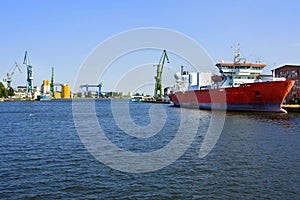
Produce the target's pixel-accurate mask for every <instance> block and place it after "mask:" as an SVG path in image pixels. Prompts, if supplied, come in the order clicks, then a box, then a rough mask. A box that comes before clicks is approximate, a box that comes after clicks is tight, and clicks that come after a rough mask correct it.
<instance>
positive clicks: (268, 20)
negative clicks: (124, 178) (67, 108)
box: [0, 0, 300, 90]
mask: <svg viewBox="0 0 300 200" xmlns="http://www.w3.org/2000/svg"><path fill="white" fill-rule="evenodd" d="M299 8H300V1H297V0H294V1H292V0H287V1H277V0H275V1H271V0H260V1H259V0H249V1H247V0H245V1H239V0H212V1H200V0H195V1H193V0H187V1H183V0H182V1H179V0H170V1H169V0H164V1H161V0H148V1H146V0H145V1H138V0H136V1H135V0H126V1H117V0H115V1H112V0H110V1H108V0H107V1H89V0H86V1H68V0H62V1H56V0H52V1H37V0H36V1H31V0H26V1H17V0H16V1H14V0H12V1H2V2H1V8H0V26H1V34H0V42H1V48H0V74H1V79H2V78H4V77H5V73H6V72H7V71H8V70H9V68H10V67H11V66H12V65H13V64H14V62H15V61H17V62H18V63H19V65H20V67H21V68H22V70H23V72H22V74H19V72H15V75H14V77H13V82H12V84H13V86H14V87H15V86H16V85H25V84H26V69H25V66H24V65H23V64H22V62H23V57H24V52H25V50H27V51H28V54H29V58H30V62H31V64H32V65H33V66H34V69H33V70H34V71H33V75H34V84H35V85H40V84H41V83H42V80H43V79H50V76H51V67H55V81H56V82H59V83H68V84H70V85H71V86H72V85H73V83H74V79H75V77H76V74H77V72H78V70H79V68H80V65H81V64H82V63H83V61H84V60H85V59H86V58H87V56H88V55H89V53H90V52H91V51H92V50H93V49H94V48H95V47H96V46H97V45H98V44H99V43H101V42H103V41H104V40H106V39H107V38H109V37H111V36H113V35H116V34H118V33H120V32H123V31H126V30H130V29H135V28H142V27H161V28H167V29H172V30H176V31H179V32H181V33H183V34H186V35H188V36H189V37H191V38H193V39H194V40H195V41H197V42H198V43H199V44H200V45H202V46H203V48H205V49H206V51H207V52H208V53H209V55H210V56H211V58H212V59H213V61H214V62H218V61H220V60H225V61H231V60H232V56H233V51H232V49H231V48H230V46H231V45H232V44H233V43H235V42H239V43H240V44H241V46H240V48H241V53H243V56H244V57H247V58H248V60H252V61H255V60H257V59H261V61H262V62H265V63H267V64H268V68H267V69H266V72H267V73H268V72H269V69H271V68H273V67H274V66H279V65H282V64H287V63H289V64H300V26H299V22H300V16H299V14H298V12H299ZM159 57H160V53H158V54H157V55H155V56H154V57H153V59H154V60H153V62H155V61H158V60H159ZM93 84H94V83H93ZM103 87H104V89H106V90H110V89H111V88H110V83H107V84H106V83H104V85H103ZM73 90H74V88H73Z"/></svg>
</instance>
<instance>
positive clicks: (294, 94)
mask: <svg viewBox="0 0 300 200" xmlns="http://www.w3.org/2000/svg"><path fill="white" fill-rule="evenodd" d="M272 72H273V74H274V75H275V76H276V77H284V78H286V79H287V80H294V81H295V84H294V87H293V88H292V89H291V91H290V92H289V94H288V95H287V97H286V100H285V101H286V102H285V103H287V104H294V103H297V104H299V103H300V85H299V82H300V75H299V73H300V65H283V66H281V67H278V68H276V69H274V70H272Z"/></svg>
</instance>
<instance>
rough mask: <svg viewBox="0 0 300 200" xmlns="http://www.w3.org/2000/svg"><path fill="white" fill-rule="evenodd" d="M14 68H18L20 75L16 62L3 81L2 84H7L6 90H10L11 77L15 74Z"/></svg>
mask: <svg viewBox="0 0 300 200" xmlns="http://www.w3.org/2000/svg"><path fill="white" fill-rule="evenodd" d="M16 68H18V70H19V72H20V73H22V70H21V69H20V67H19V65H18V63H17V62H15V64H14V65H13V66H12V67H11V68H10V70H9V71H8V72H7V74H6V78H4V79H3V81H4V82H7V88H11V82H12V76H13V75H14V73H15V70H16Z"/></svg>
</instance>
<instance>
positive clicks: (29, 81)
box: [23, 51, 33, 98]
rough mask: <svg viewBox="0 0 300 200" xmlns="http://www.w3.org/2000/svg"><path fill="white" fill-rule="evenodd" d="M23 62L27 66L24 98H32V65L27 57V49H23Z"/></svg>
mask: <svg viewBox="0 0 300 200" xmlns="http://www.w3.org/2000/svg"><path fill="white" fill-rule="evenodd" d="M23 64H25V65H26V68H27V84H26V98H29V94H30V97H31V98H33V76H32V68H33V67H32V65H30V63H29V58H28V55H27V51H25V56H24V61H23Z"/></svg>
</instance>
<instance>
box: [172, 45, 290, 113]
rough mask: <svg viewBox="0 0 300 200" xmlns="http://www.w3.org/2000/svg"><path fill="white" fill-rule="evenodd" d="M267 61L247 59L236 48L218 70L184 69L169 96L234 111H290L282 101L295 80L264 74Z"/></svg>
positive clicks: (183, 102)
mask: <svg viewBox="0 0 300 200" xmlns="http://www.w3.org/2000/svg"><path fill="white" fill-rule="evenodd" d="M265 66H266V64H264V63H260V62H256V63H251V62H247V61H246V59H245V58H241V55H240V53H239V50H238V49H237V48H235V56H234V62H223V61H222V62H220V63H217V64H216V67H217V72H215V73H213V74H212V73H211V72H193V73H189V72H187V71H181V73H176V74H175V79H176V84H175V85H174V87H173V88H172V90H171V91H170V94H169V97H170V99H171V101H172V102H173V104H174V106H178V107H191V108H199V109H209V110H210V109H225V110H232V111H262V112H286V111H285V110H284V109H282V108H281V103H282V102H283V101H284V99H285V97H286V96H287V94H288V93H289V91H290V90H291V88H292V87H293V84H294V81H293V80H286V79H285V78H274V77H263V76H261V72H262V70H263V68H264V67H265Z"/></svg>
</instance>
